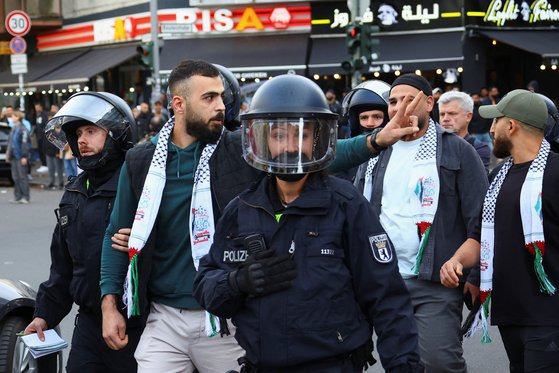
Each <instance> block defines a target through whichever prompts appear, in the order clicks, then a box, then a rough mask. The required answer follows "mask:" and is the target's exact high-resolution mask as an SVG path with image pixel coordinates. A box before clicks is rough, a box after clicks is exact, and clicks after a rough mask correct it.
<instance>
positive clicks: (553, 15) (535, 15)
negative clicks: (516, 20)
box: [530, 0, 559, 23]
mask: <svg viewBox="0 0 559 373" xmlns="http://www.w3.org/2000/svg"><path fill="white" fill-rule="evenodd" d="M530 9H532V14H531V15H530V23H533V22H538V21H559V10H557V9H552V8H551V4H549V2H548V1H547V0H536V1H534V2H533V3H532V6H531V7H530Z"/></svg>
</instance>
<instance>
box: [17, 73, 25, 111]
mask: <svg viewBox="0 0 559 373" xmlns="http://www.w3.org/2000/svg"><path fill="white" fill-rule="evenodd" d="M18 81H19V109H20V110H25V100H24V98H23V74H19V75H18Z"/></svg>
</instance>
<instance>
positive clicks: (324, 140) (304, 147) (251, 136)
mask: <svg viewBox="0 0 559 373" xmlns="http://www.w3.org/2000/svg"><path fill="white" fill-rule="evenodd" d="M336 123H337V121H336V120H333V119H325V118H317V117H311V118H303V117H299V118H273V119H260V118H256V119H247V120H243V123H242V138H243V156H244V158H245V160H246V161H247V163H248V164H250V165H251V166H252V167H254V168H257V169H259V170H262V171H266V172H269V173H272V174H304V173H308V172H313V171H318V170H322V169H324V168H326V167H327V166H328V165H329V164H330V163H331V162H332V160H333V159H334V156H335V150H336Z"/></svg>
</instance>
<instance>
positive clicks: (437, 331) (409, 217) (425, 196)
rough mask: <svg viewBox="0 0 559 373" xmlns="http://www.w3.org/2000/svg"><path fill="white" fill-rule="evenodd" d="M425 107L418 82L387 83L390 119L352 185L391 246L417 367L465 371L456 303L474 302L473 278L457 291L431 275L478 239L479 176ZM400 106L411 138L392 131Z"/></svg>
mask: <svg viewBox="0 0 559 373" xmlns="http://www.w3.org/2000/svg"><path fill="white" fill-rule="evenodd" d="M412 99H413V101H412V103H411V104H410V105H409V106H408V105H406V103H407V102H408V101H410V100H412ZM433 105H434V100H433V97H432V96H431V86H430V85H429V82H428V81H427V80H426V79H425V78H423V77H421V76H419V75H416V74H405V75H401V76H400V77H398V78H397V79H396V80H395V81H394V82H393V83H392V88H391V90H390V97H389V103H388V116H389V118H390V121H389V122H388V123H387V124H386V126H385V127H384V128H382V129H380V130H379V129H377V130H375V131H373V133H372V134H371V138H370V142H371V143H372V144H373V145H374V148H375V149H376V150H377V152H378V153H380V155H379V156H378V157H376V158H373V159H372V160H371V161H369V162H368V163H367V164H365V165H363V166H361V167H360V169H359V171H358V174H357V177H356V185H357V186H358V187H359V188H360V190H361V191H362V192H363V193H364V194H365V197H366V198H367V199H369V200H370V203H371V205H372V207H373V210H374V211H375V213H376V214H377V216H378V217H379V219H380V223H381V224H382V226H383V228H384V229H385V230H386V232H387V233H388V236H389V237H390V239H391V240H392V242H393V244H394V250H395V252H396V255H397V257H398V266H399V269H400V274H401V275H402V277H403V278H404V282H405V283H406V286H407V288H408V290H409V292H410V295H411V299H412V305H413V308H414V316H415V320H416V322H417V325H418V331H419V349H420V355H421V362H422V363H423V365H424V366H425V368H426V370H427V371H428V372H429V371H434V372H441V371H444V372H466V362H465V361H464V358H463V356H462V353H463V350H462V338H461V335H460V327H461V322H462V308H463V299H465V300H467V301H468V303H475V299H476V298H477V297H478V286H479V278H476V277H477V276H476V274H475V273H471V274H469V276H468V275H466V276H464V277H461V279H460V281H461V286H460V287H459V288H458V289H447V288H445V287H443V286H442V285H441V284H440V278H439V270H440V267H441V266H442V264H443V263H444V262H446V261H447V260H448V259H449V258H450V257H451V256H452V255H453V254H454V252H455V251H456V250H457V249H458V248H459V247H460V246H462V245H469V244H472V243H473V242H475V240H478V241H479V217H478V211H479V207H480V206H481V204H482V201H483V195H484V193H485V191H486V189H487V174H486V172H485V170H484V168H483V164H482V163H481V160H480V158H479V156H478V155H477V153H476V151H475V150H474V148H473V147H472V146H470V145H469V144H468V143H467V142H465V141H463V140H462V139H460V138H458V137H457V136H455V135H453V134H451V133H449V132H447V131H445V130H444V129H443V128H442V127H441V126H440V125H438V124H437V123H436V122H435V121H433V120H432V119H430V112H431V110H432V108H433ZM406 107H407V110H408V111H410V110H411V111H412V114H413V115H411V116H410V123H409V124H408V126H409V127H408V128H413V127H415V126H417V127H418V128H419V132H417V133H412V134H409V133H408V134H406V133H403V134H402V132H395V131H396V130H401V129H402V128H400V125H399V124H398V125H396V124H395V123H393V118H395V117H396V116H397V114H398V113H400V111H403V110H406ZM441 346H444V348H441Z"/></svg>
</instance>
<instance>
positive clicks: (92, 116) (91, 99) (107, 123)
mask: <svg viewBox="0 0 559 373" xmlns="http://www.w3.org/2000/svg"><path fill="white" fill-rule="evenodd" d="M76 122H79V123H83V124H84V125H86V124H94V125H96V126H97V127H101V128H103V129H104V130H106V131H107V134H108V135H109V136H110V137H111V138H113V139H115V136H114V135H113V130H115V129H117V126H123V124H124V122H127V120H126V118H125V117H124V116H123V115H122V113H121V112H120V111H118V110H117V109H116V108H115V107H114V106H113V105H111V104H110V103H109V102H107V101H105V100H103V99H102V98H100V97H97V96H93V95H80V96H76V97H74V99H70V100H69V101H68V102H67V103H66V104H65V105H64V106H63V107H62V108H61V109H60V110H59V111H58V112H57V113H56V115H55V116H54V117H53V118H52V119H51V120H49V121H48V122H47V125H46V126H45V136H46V138H47V140H48V141H50V142H51V143H52V144H53V145H55V146H56V147H57V148H59V149H64V146H65V145H66V144H67V143H68V139H67V134H66V133H65V132H64V130H65V128H66V126H67V125H68V124H69V123H76ZM127 125H129V124H127ZM119 132H123V131H119ZM115 140H116V139H115Z"/></svg>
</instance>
